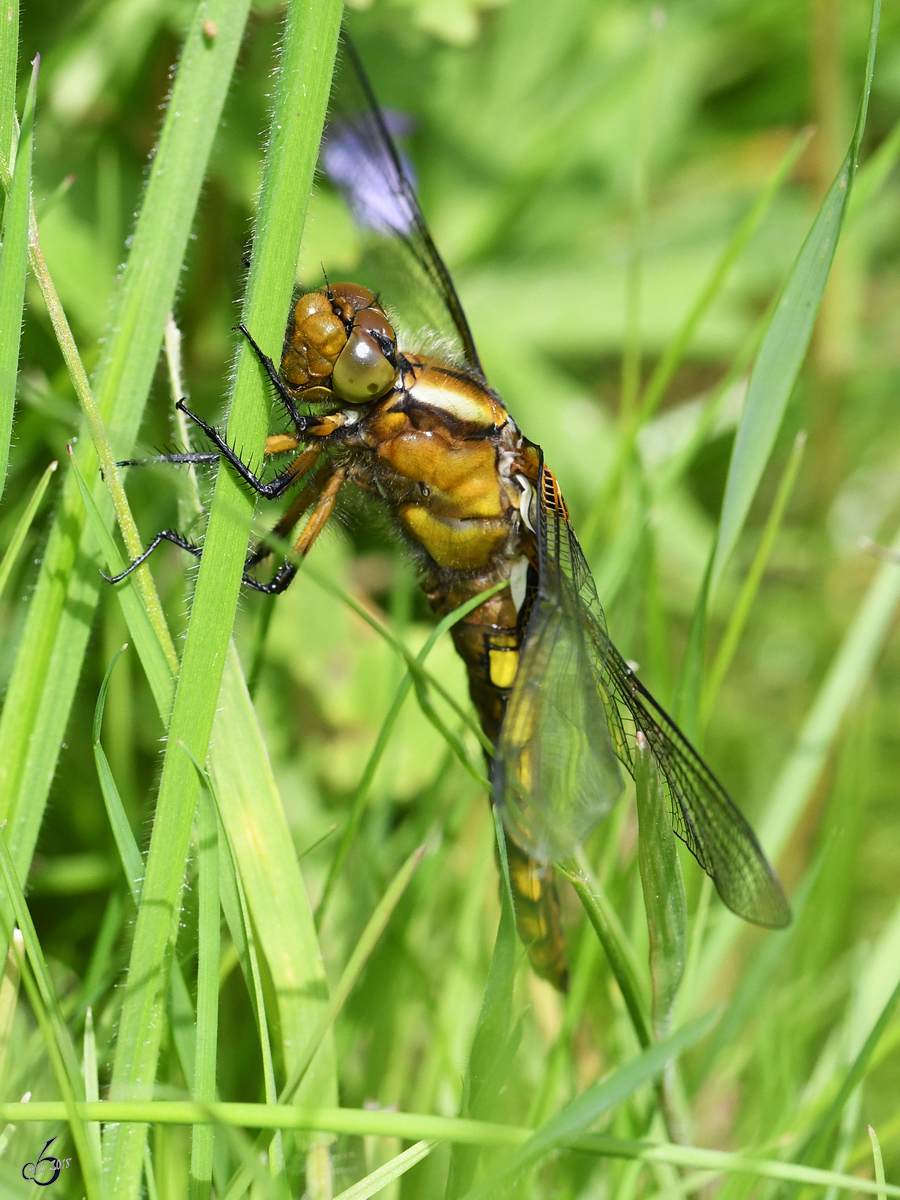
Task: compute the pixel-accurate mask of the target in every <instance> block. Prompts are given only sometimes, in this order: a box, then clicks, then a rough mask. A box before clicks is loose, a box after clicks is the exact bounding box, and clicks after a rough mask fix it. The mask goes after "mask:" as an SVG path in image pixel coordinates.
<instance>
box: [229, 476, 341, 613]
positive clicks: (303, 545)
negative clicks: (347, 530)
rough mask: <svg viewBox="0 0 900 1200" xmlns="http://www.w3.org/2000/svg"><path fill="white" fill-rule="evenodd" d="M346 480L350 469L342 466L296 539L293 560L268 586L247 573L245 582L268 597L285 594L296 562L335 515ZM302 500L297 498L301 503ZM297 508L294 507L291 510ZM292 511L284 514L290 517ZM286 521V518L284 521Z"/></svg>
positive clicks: (293, 574)
mask: <svg viewBox="0 0 900 1200" xmlns="http://www.w3.org/2000/svg"><path fill="white" fill-rule="evenodd" d="M346 478H347V468H346V467H339V468H338V469H337V470H336V471H335V472H334V474H333V475H332V476H331V478H330V479H329V480H328V482H327V483H326V484H325V486H324V487H323V488H322V491H321V492H320V493H319V498H318V500H317V501H316V506H315V508H314V509H313V510H312V512H311V513H310V515H309V520H308V521H307V522H306V524H305V525H304V526H303V532H302V533H301V534H300V536H299V538H297V541H296V543H295V544H294V550H293V553H292V555H291V558H290V559H288V560H286V561H285V562H283V563H282V564H281V566H280V567H279V568H278V570H277V571H276V572H275V574H274V575H273V577H272V579H271V580H270V581H269V582H268V583H260V582H259V580H258V579H254V578H253V576H252V575H248V574H247V573H246V572H245V573H244V583H246V584H247V585H248V587H251V588H253V589H254V591H257V592H265V593H266V595H268V596H277V595H278V593H279V592H283V591H285V589H286V588H287V587H288V586H289V585H290V582H291V580H292V579H293V578H294V576H295V575H296V574H297V563H296V562H295V561H294V560H295V559H298V558H305V557H306V555H307V554H308V553H309V551H310V550H311V549H312V545H313V543H314V542H315V540H316V538H317V537H318V536H319V534H320V533H321V532H322V530H323V529H324V528H325V526H326V525H327V523H328V519H329V517H330V516H331V514H332V513H333V512H334V506H335V504H336V502H337V495H338V492H339V491H340V490H341V485H342V484H343V482H344V480H345V479H346ZM300 498H301V497H298V498H297V499H298V500H299V499H300ZM293 507H294V506H293V505H292V506H291V508H293ZM290 511H291V509H288V512H287V513H285V517H287V516H288V514H289V513H290ZM282 519H284V518H282Z"/></svg>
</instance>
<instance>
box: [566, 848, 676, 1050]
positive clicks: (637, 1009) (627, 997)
mask: <svg viewBox="0 0 900 1200" xmlns="http://www.w3.org/2000/svg"><path fill="white" fill-rule="evenodd" d="M557 866H558V867H559V869H560V870H561V871H562V873H563V874H564V875H565V877H566V879H568V881H569V883H571V885H572V887H573V888H574V889H575V893H576V895H577V896H578V899H579V900H580V901H581V903H582V904H583V905H584V911H585V912H586V913H587V916H588V920H589V921H590V923H591V925H592V926H593V928H594V932H595V933H596V934H597V937H598V939H599V941H600V944H601V946H602V947H603V950H604V953H605V954H606V957H607V960H608V962H609V965H610V969H611V970H612V973H613V975H614V976H615V980H616V983H617V984H618V985H619V991H620V992H621V993H622V999H623V1000H624V1001H625V1007H626V1009H627V1010H628V1016H629V1018H630V1020H631V1024H632V1025H633V1026H634V1032H635V1034H636V1036H637V1040H638V1042H639V1043H640V1045H641V1046H643V1047H644V1048H646V1047H647V1046H649V1045H650V1043H651V1041H652V1040H653V1039H652V1037H651V1034H650V1024H649V1021H648V1016H647V1003H646V1000H645V998H644V989H643V988H642V987H641V984H640V968H639V967H638V964H637V962H636V960H635V957H634V951H633V950H632V948H631V943H630V942H629V940H628V937H627V935H626V933H625V930H624V929H623V928H622V924H621V921H620V920H619V918H618V915H617V914H616V911H615V909H614V908H613V907H612V905H611V904H610V902H609V900H608V899H607V897H606V896H605V895H604V893H603V889H602V888H601V887H600V884H599V882H598V881H597V880H596V879H595V878H594V877H593V875H592V873H591V871H590V868H589V867H588V864H587V860H586V859H585V858H584V856H583V855H580V856H579V859H578V862H577V864H575V863H572V864H568V863H557Z"/></svg>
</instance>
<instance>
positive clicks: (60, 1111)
mask: <svg viewBox="0 0 900 1200" xmlns="http://www.w3.org/2000/svg"><path fill="white" fill-rule="evenodd" d="M78 1111H79V1113H80V1115H81V1116H82V1117H83V1118H84V1119H85V1120H88V1121H103V1122H107V1121H129V1122H146V1123H152V1124H159V1125H198V1124H200V1123H201V1122H204V1121H205V1122H208V1123H213V1124H221V1125H222V1126H225V1127H234V1126H242V1127H244V1128H254V1129H313V1130H319V1131H322V1132H325V1133H338V1134H347V1135H348V1136H351V1137H365V1136H366V1135H369V1134H371V1135H373V1136H376V1137H399V1138H403V1139H405V1140H407V1141H425V1140H429V1139H434V1140H435V1141H442V1142H450V1143H456V1144H460V1143H466V1144H468V1145H473V1146H493V1147H502V1146H510V1147H521V1146H522V1145H524V1144H525V1143H526V1142H528V1141H529V1140H530V1139H531V1138H532V1137H533V1136H534V1130H532V1129H526V1128H523V1127H522V1126H519V1125H494V1124H490V1123H489V1122H487V1121H463V1120H460V1119H459V1118H458V1117H433V1116H425V1115H421V1114H418V1113H406V1112H392V1111H389V1110H386V1109H366V1108H301V1107H297V1106H295V1105H290V1104H283V1105H274V1106H273V1105H268V1104H210V1105H200V1104H195V1103H193V1102H192V1101H184V1100H151V1101H131V1102H127V1103H126V1102H118V1103H116V1102H113V1101H110V1100H103V1101H100V1102H99V1103H97V1104H79V1105H78ZM65 1119H66V1109H65V1104H63V1103H61V1102H60V1101H53V1100H49V1101H44V1100H39V1101H32V1102H30V1103H19V1104H9V1103H8V1104H0V1121H16V1122H23V1123H24V1122H26V1121H64V1120H65ZM565 1145H566V1146H567V1147H568V1148H571V1149H573V1150H580V1151H583V1152H585V1153H588V1154H596V1155H599V1156H602V1157H604V1158H623V1159H634V1160H640V1161H643V1162H648V1163H672V1164H673V1165H675V1166H683V1167H693V1168H695V1169H698V1170H709V1171H713V1172H715V1173H716V1174H726V1175H729V1174H736V1175H749V1176H755V1177H756V1178H758V1179H781V1180H787V1181H791V1182H793V1181H797V1182H800V1183H807V1184H810V1185H811V1186H813V1187H837V1188H840V1189H841V1190H844V1191H849V1192H862V1193H864V1194H866V1195H869V1196H878V1195H879V1194H880V1193H881V1192H882V1191H883V1192H885V1193H886V1194H887V1195H888V1196H897V1197H900V1187H897V1186H896V1185H894V1184H891V1183H885V1184H884V1186H883V1189H882V1188H881V1185H879V1183H878V1182H877V1181H876V1180H872V1179H862V1178H860V1176H858V1175H838V1174H835V1172H833V1171H822V1170H819V1169H818V1168H816V1167H805V1166H801V1165H798V1164H797V1163H785V1162H778V1161H777V1160H775V1159H765V1158H753V1157H750V1156H744V1155H742V1154H740V1153H731V1152H728V1151H724V1150H706V1149H703V1148H701V1147H699V1146H676V1145H673V1144H672V1143H671V1142H653V1141H648V1140H637V1139H631V1138H618V1137H608V1136H606V1135H601V1134H582V1135H580V1136H579V1137H577V1138H573V1139H572V1141H571V1142H569V1143H565ZM223 1200H224V1198H223Z"/></svg>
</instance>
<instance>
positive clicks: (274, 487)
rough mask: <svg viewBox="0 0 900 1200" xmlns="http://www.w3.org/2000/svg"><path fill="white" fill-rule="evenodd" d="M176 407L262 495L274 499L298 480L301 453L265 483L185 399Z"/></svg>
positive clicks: (316, 421)
mask: <svg viewBox="0 0 900 1200" xmlns="http://www.w3.org/2000/svg"><path fill="white" fill-rule="evenodd" d="M176 407H177V408H180V409H181V411H182V412H183V413H184V414H185V415H186V416H188V417H190V419H191V420H192V421H193V422H194V424H195V425H197V426H199V428H200V429H202V430H203V432H204V433H205V434H206V436H207V437H208V438H209V440H210V441H211V442H212V444H213V445H214V446H215V447H216V449H217V450H218V451H219V454H220V455H221V456H222V458H224V459H225V460H226V461H227V462H229V463H231V465H232V466H233V467H234V469H235V471H237V473H238V475H240V477H241V479H243V481H244V482H245V483H247V484H249V485H250V487H251V488H253V490H254V491H255V492H257V493H258V494H259V495H260V496H265V497H266V498H267V499H268V500H274V499H276V498H277V497H278V496H281V495H283V493H284V492H286V491H287V489H288V488H289V487H290V486H291V484H292V483H293V482H294V481H295V480H296V478H297V463H298V462H299V461H300V459H302V458H303V455H302V454H301V455H300V459H295V460H294V462H292V463H291V465H290V466H289V467H288V468H287V469H286V470H285V471H282V472H281V474H280V475H276V476H275V478H274V479H272V480H270V481H269V483H263V482H262V481H261V480H260V479H259V478H258V477H257V476H256V475H254V473H253V472H252V471H251V470H250V468H249V467H248V466H247V464H246V463H245V462H244V461H243V460H242V459H241V457H240V456H239V455H238V454H236V453H235V452H234V450H232V448H231V446H229V445H228V443H227V442H226V441H225V439H224V438H223V437H222V435H221V434H220V433H219V432H218V430H216V429H213V427H212V425H207V423H206V422H205V421H204V420H202V419H201V418H200V417H198V416H197V415H196V413H192V412H191V410H190V409H189V408H188V407H187V405H186V404H185V403H184V401H182V400H179V401H178V403H177V405H176ZM300 420H301V421H302V422H309V423H310V424H312V425H319V424H321V421H322V418H320V417H301V418H300ZM303 432H304V429H300V428H298V430H297V437H298V443H297V444H299V438H300V436H301V435H302V433H303ZM306 453H309V451H306Z"/></svg>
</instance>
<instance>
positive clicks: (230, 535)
mask: <svg viewBox="0 0 900 1200" xmlns="http://www.w3.org/2000/svg"><path fill="white" fill-rule="evenodd" d="M339 23H340V7H339V5H338V4H336V3H335V2H334V0H322V2H321V3H315V4H312V5H310V6H309V7H308V8H307V7H305V6H302V5H301V4H300V3H294V4H292V5H291V6H290V7H289V8H288V10H287V15H286V25H285V37H284V43H283V47H282V57H281V63H280V67H279V72H278V83H277V89H276V97H275V107H274V112H273V120H272V126H271V134H270V138H269V144H268V150H267V156H266V165H265V168H264V176H263V186H262V194H261V198H260V212H259V220H258V225H257V235H256V238H255V240H254V246H253V253H252V258H251V268H250V278H249V283H248V291H247V297H246V301H245V304H244V309H243V313H242V316H243V321H244V324H245V325H246V326H247V328H249V329H250V330H252V331H253V333H254V335H255V336H256V338H257V340H258V342H259V344H260V345H261V346H262V347H263V348H264V349H267V348H268V349H270V350H272V351H273V352H274V351H276V350H277V348H278V347H279V346H280V345H281V341H282V337H283V328H284V313H285V311H286V309H287V304H288V299H289V297H290V293H291V289H292V287H293V282H294V269H295V265H296V262H297V257H298V253H299V248H300V235H301V232H302V229H303V223H304V218H305V214H306V207H307V201H308V197H309V191H310V187H311V185H312V180H313V174H314V170H315V164H316V158H317V155H318V149H319V142H320V139H321V135H322V127H323V124H324V118H325V108H326V104H327V100H328V92H329V86H330V81H331V71H332V67H333V62H334V52H335V48H336V46H337V37H338V30H339ZM267 410H268V403H267V392H266V387H265V384H264V380H263V376H262V373H261V372H260V369H259V364H258V363H257V362H256V360H255V359H254V358H253V356H252V354H251V353H250V352H249V349H248V347H247V346H246V344H244V345H243V347H242V350H241V356H240V359H239V362H238V369H237V378H236V383H235V390H234V397H233V403H232V408H231V412H230V415H229V421H228V440H229V442H233V443H237V444H238V445H244V446H247V447H249V448H250V449H251V451H252V449H253V448H254V447H255V448H257V449H261V448H262V444H263V438H264V435H265V427H266V414H267ZM252 514H253V504H252V502H251V500H250V498H249V497H248V496H247V495H246V494H245V493H244V492H243V491H242V489H241V488H240V487H239V485H238V483H237V481H236V480H235V479H234V478H233V477H232V475H231V474H230V473H229V472H227V471H220V472H219V474H218V475H217V478H216V489H215V496H214V499H213V504H212V510H211V513H210V520H209V527H208V531H207V535H206V540H205V543H204V556H203V559H202V562H201V566H200V574H199V576H198V579H197V588H196V592H195V594H194V602H193V607H192V611H191V619H190V625H189V628H188V635H187V641H186V643H185V649H184V659H183V664H182V671H181V674H180V676H179V683H178V688H177V691H176V694H175V704H174V707H173V711H172V722H171V725H170V729H169V740H168V747H167V753H166V757H165V762H164V764H163V772H162V779H161V782H160V790H159V799H158V803H157V809H156V818H155V821H154V826H153V835H152V838H151V843H150V852H149V855H148V859H147V872H146V876H145V879H144V890H143V894H142V904H141V910H140V912H139V914H138V919H137V925H136V927H135V936H134V943H133V946H132V953H131V964H130V968H129V981H128V985H127V986H126V990H125V997H124V1002H123V1007H122V1018H121V1023H120V1032H119V1042H118V1047H117V1053H116V1058H115V1063H114V1067H113V1084H112V1092H113V1094H114V1095H115V1096H116V1097H122V1098H124V1097H129V1098H130V1097H131V1096H133V1095H135V1094H137V1095H139V1096H140V1095H142V1094H146V1090H147V1089H148V1088H149V1087H151V1086H152V1082H153V1078H154V1076H155V1071H156V1060H157V1054H158V1049H159V1021H158V1008H159V999H160V997H159V978H160V974H161V968H162V963H163V961H164V960H165V957H166V954H167V951H168V947H169V945H170V943H171V940H172V936H173V932H174V929H173V923H174V922H176V921H177V913H178V911H179V908H180V903H181V887H182V874H183V866H184V861H185V857H186V853H187V848H188V843H189V839H190V831H191V823H192V820H193V813H194V807H195V804H196V798H197V790H198V786H199V783H198V779H197V776H196V773H195V771H194V767H193V764H192V762H191V760H190V758H189V757H188V755H187V754H186V753H185V752H184V750H183V749H182V746H181V743H184V745H185V746H187V747H189V748H190V750H191V752H192V754H193V755H194V756H195V757H196V758H197V759H198V760H199V761H201V762H203V761H205V759H206V756H207V752H208V747H209V739H210V735H211V733H212V728H213V721H214V718H215V712H216V705H217V701H218V699H219V692H220V687H221V683H222V673H223V669H224V666H225V660H226V657H227V652H228V645H229V638H230V634H231V626H232V622H233V620H234V612H235V607H236V604H237V598H238V590H239V587H240V580H241V572H242V567H243V560H244V555H245V552H246V546H247V539H248V535H249V532H250V523H251V519H252ZM144 1137H145V1130H144V1129H143V1128H141V1127H134V1126H125V1125H123V1126H120V1127H119V1128H118V1129H117V1131H116V1132H115V1134H114V1135H113V1138H114V1143H113V1145H112V1146H111V1163H112V1165H111V1172H110V1175H111V1186H112V1187H113V1190H114V1191H115V1192H116V1194H117V1195H121V1196H123V1197H131V1196H134V1195H135V1194H136V1192H137V1188H138V1186H139V1182H140V1169H141V1160H142V1157H143V1143H144Z"/></svg>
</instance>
